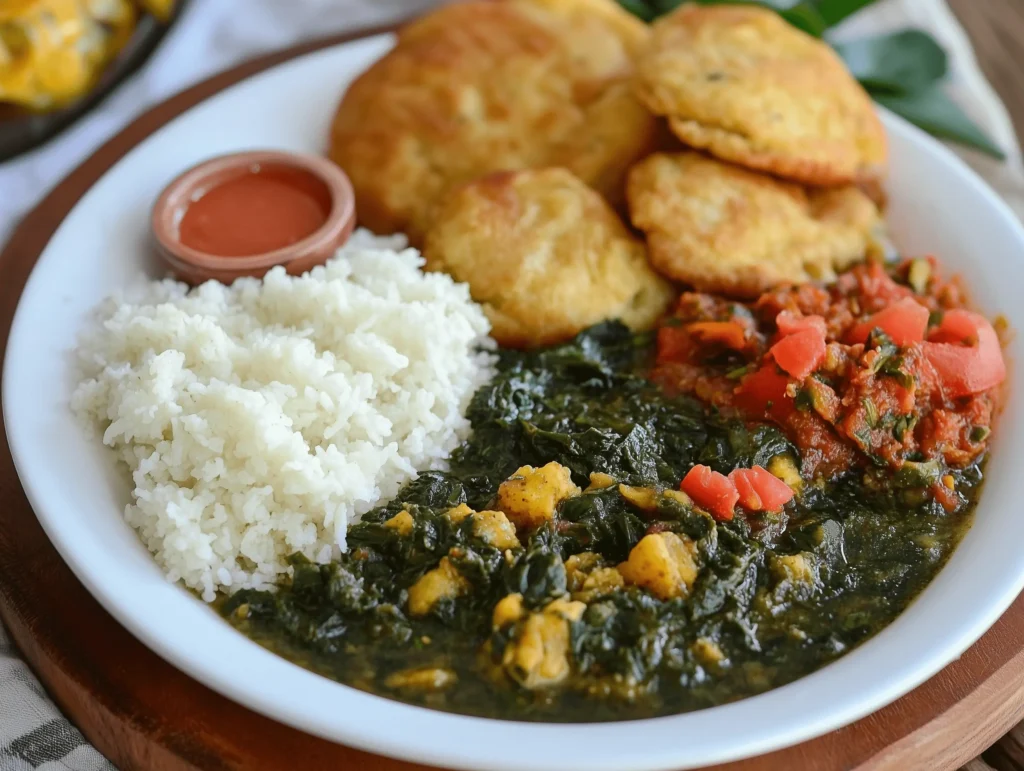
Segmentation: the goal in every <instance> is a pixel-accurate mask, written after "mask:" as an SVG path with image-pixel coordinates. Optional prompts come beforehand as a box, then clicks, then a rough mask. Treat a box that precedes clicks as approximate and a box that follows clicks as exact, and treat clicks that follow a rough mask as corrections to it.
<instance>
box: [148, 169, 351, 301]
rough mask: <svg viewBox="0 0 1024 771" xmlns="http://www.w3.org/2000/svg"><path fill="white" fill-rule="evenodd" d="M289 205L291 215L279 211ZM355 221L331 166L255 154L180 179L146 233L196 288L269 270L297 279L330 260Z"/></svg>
mask: <svg viewBox="0 0 1024 771" xmlns="http://www.w3.org/2000/svg"><path fill="white" fill-rule="evenodd" d="M289 188H292V190H291V192H289ZM239 191H242V193H244V194H245V195H236V193H238V192H239ZM254 191H255V192H254ZM211 194H212V195H211ZM208 196H209V197H208ZM282 196H283V197H282ZM289 196H290V197H289ZM296 202H297V205H298V212H297V215H296V211H295V207H294V206H288V205H285V204H296ZM289 213H291V215H292V216H291V218H290V219H289V218H288V217H287V216H286V215H288V214H289ZM219 217H221V218H222V219H223V221H221V220H219V219H218V218H219ZM355 221H356V211H355V195H354V193H353V191H352V184H351V182H349V179H348V176H347V175H346V174H345V172H344V171H342V170H341V169H340V168H339V167H338V166H337V165H335V164H334V163H332V162H331V161H329V160H327V159H326V158H321V157H319V156H315V155H304V154H299V153H288V152H275V151H258V152H244V153H235V154H232V155H225V156H220V157H218V158H213V159H211V160H208V161H205V162H203V163H201V164H199V165H198V166H195V167H193V168H191V169H189V170H188V171H186V172H184V173H183V174H182V175H181V176H179V177H178V178H177V179H175V180H174V181H173V182H171V183H170V184H169V185H168V186H167V187H166V188H164V190H163V192H162V193H161V194H160V196H159V197H158V198H157V200H156V203H155V204H154V205H153V211H152V219H151V226H152V230H153V236H154V238H155V240H156V247H157V252H158V254H159V255H160V257H161V258H162V259H163V260H164V262H166V263H167V265H168V266H169V267H170V268H171V271H172V272H173V273H174V275H175V276H176V277H177V278H179V279H180V280H182V281H185V282H187V283H189V284H199V283H202V282H204V281H208V280H210V279H213V280H215V281H220V282H223V283H230V282H232V281H234V280H235V279H237V278H241V277H243V276H255V277H262V276H263V275H264V274H266V272H267V271H268V270H270V269H271V268H273V267H275V266H276V265H283V266H284V268H285V269H286V270H287V271H288V272H289V273H291V274H293V275H299V274H302V273H305V272H306V271H308V270H309V269H310V268H313V267H315V266H316V265H322V264H323V263H324V262H326V261H327V260H328V259H329V258H330V257H332V256H333V255H334V253H335V252H336V251H337V249H338V248H339V247H340V246H341V245H342V244H344V243H345V241H347V240H348V237H349V236H350V235H351V234H352V230H353V228H354V227H355ZM288 228H292V232H288ZM296 228H298V229H296ZM260 244H264V245H269V248H261V247H260Z"/></svg>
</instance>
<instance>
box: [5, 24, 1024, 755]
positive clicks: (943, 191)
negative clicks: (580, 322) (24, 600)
mask: <svg viewBox="0 0 1024 771" xmlns="http://www.w3.org/2000/svg"><path fill="white" fill-rule="evenodd" d="M390 44H391V41H390V38H389V37H377V38H372V39H368V40H364V41H360V42H356V43H349V44H346V45H341V46H337V47H334V48H330V49H326V50H323V51H321V52H317V53H313V54H310V55H307V56H304V57H302V58H300V59H297V60H294V61H292V62H290V63H287V64H284V65H282V66H279V67H276V68H274V69H272V70H269V71H267V72H265V73H263V74H261V75H258V76H256V77H254V78H252V79H250V80H247V81H245V82H243V83H241V84H239V85H236V86H234V87H232V88H230V89H228V90H227V91H224V92H223V93H221V94H219V95H217V96H216V97H214V98H212V99H210V100H208V101H206V102H204V103H202V104H200V105H198V106H197V107H194V108H193V109H191V110H189V111H188V112H187V113H185V114H184V115H182V116H180V117H179V118H177V119H175V120H174V121H172V122H171V123H169V124H168V125H167V126H165V127H164V128H162V129H161V130H160V131H158V132H156V133H155V134H153V135H152V136H151V137H149V138H148V139H147V140H146V141H144V142H143V143H142V144H140V145H139V146H138V147H136V148H135V149H133V150H132V151H131V152H130V153H128V154H127V155H126V156H125V157H124V158H123V159H122V160H121V161H120V162H118V163H117V164H116V165H115V166H114V167H113V168H111V169H110V171H108V172H107V173H106V174H105V175H104V176H103V177H102V178H101V179H100V180H99V181H98V182H97V183H96V184H95V186H93V188H92V189H91V190H89V192H88V193H87V194H86V195H85V196H84V197H83V198H82V200H81V201H79V203H78V204H77V205H76V206H75V208H74V209H73V210H72V211H71V213H70V214H69V215H68V217H67V219H65V220H64V222H63V224H62V225H61V226H60V228H59V229H58V230H57V232H56V234H55V235H54V237H53V239H52V240H51V241H50V243H49V245H48V246H47V247H46V249H45V251H44V252H43V254H42V256H41V258H40V260H39V263H38V265H37V266H36V268H35V270H34V272H33V273H32V276H31V278H30V280H29V282H28V286H27V287H26V289H25V293H24V295H23V296H22V298H21V304H20V306H19V308H18V312H17V316H16V318H15V320H14V326H13V329H12V332H11V338H10V347H9V349H8V352H7V360H6V368H5V372H4V382H3V406H4V415H5V418H6V425H7V433H8V437H9V439H10V444H11V449H12V451H13V453H14V459H15V462H16V464H17V467H18V473H19V474H20V476H21V480H22V483H23V484H24V487H25V490H26V492H27V493H28V497H29V499H30V501H31V503H32V506H33V508H34V509H35V511H36V512H37V514H38V516H39V519H40V521H41V522H42V524H43V527H44V528H45V529H46V532H47V533H48V535H49V537H50V538H51V539H52V540H53V542H54V544H55V545H56V546H57V548H58V550H59V551H60V553H61V554H62V556H63V557H64V559H65V560H67V562H68V564H69V565H70V566H71V568H72V569H73V570H74V572H75V574H76V575H77V576H78V577H79V578H80V579H81V580H82V582H83V583H84V584H85V585H86V587H88V589H89V591H91V592H92V594H93V595H94V596H95V597H96V598H97V599H98V600H99V601H100V602H101V603H102V604H103V606H104V607H105V608H106V609H107V610H108V611H110V613H111V614H113V615H114V617H115V618H117V619H118V621H120V622H121V623H122V624H123V625H124V626H125V627H127V628H128V629H129V630H130V631H131V632H132V633H133V634H135V635H136V636H137V637H138V638H139V639H140V640H142V641H143V642H144V643H145V644H146V645H148V646H149V647H150V648H152V649H153V650H154V651H156V652H157V653H158V654H160V655H161V656H163V657H164V658H166V659H167V660H168V661H170V662H171V663H173V664H174V665H176V666H177V667H179V668H180V669H182V670H183V671H185V672H187V673H188V674H189V675H191V676H193V677H194V678H196V679H197V680H199V681H201V682H203V683H205V684H206V685H208V686H210V687H211V688H213V689H215V690H217V691H219V692H220V693H222V694H224V695H225V696H228V697H230V698H232V699H234V700H236V701H238V702H240V703H242V704H244V705H246V706H247V707H250V708H252V709H254V710H256V711H257V712H261V713H263V714H265V715H267V716H270V717H272V718H275V719H277V720H280V721H282V722H284V723H288V724H290V725H292V726H295V727H296V728H300V729H303V730H305V731H308V732H310V733H314V734H317V735H319V736H323V737H325V738H328V739H334V740H337V741H339V742H343V743H345V744H349V745H353V746H356V747H361V748H363V749H366V750H370V751H373V752H377V753H383V754H387V755H393V756H398V757H402V758H406V759H409V760H416V761H421V762H424V763H432V764H436V765H441V766H450V767H456V768H464V769H474V770H475V771H482V770H483V769H551V770H552V771H565V769H578V768H587V769H590V770H591V771H601V770H602V769H622V768H629V769H634V771H640V770H642V769H668V768H673V769H679V768H684V767H685V768H690V767H693V766H702V765H706V764H711V763H715V762H722V761H727V760H731V759H736V758H740V757H745V756H750V755H754V754H758V753H762V752H766V751H769V750H773V749H777V748H779V747H782V746H785V745H789V744H793V743H795V742H799V741H802V740H805V739H808V738H811V737H814V736H817V735H819V734H822V733H825V732H826V731H829V730H831V729H833V728H836V727H838V726H841V725H843V724H845V723H849V722H851V721H853V720H856V719H857V718H859V717H861V716H863V715H866V714H868V713H870V712H872V711H874V710H876V709H878V708H880V707H882V706H884V705H885V704H887V703H889V702H891V701H893V700H894V699H896V698H897V697H899V696H901V695H902V694H904V693H906V692H907V691H909V690H910V689H911V688H913V687H914V686H916V685H918V684H919V683H921V682H922V681H924V680H925V679H926V678H928V677H929V676H931V675H932V674H934V673H935V672H937V671H938V670H939V669H940V668H942V667H943V666H944V665H946V664H947V663H949V662H950V661H951V660H953V659H955V658H956V657H957V656H959V655H960V653H961V652H963V651H964V650H965V649H966V648H967V647H968V646H969V645H970V644H971V643H972V642H974V641H975V640H976V639H978V637H980V636H981V634H982V633H983V632H984V631H985V630H986V629H987V628H988V627H989V626H990V625H991V624H992V623H993V622H994V621H995V620H996V618H997V617H998V616H999V615H1000V614H1001V613H1002V612H1003V611H1004V610H1005V609H1006V607H1007V606H1008V605H1009V604H1010V602H1011V600H1012V599H1013V598H1014V597H1015V596H1016V594H1017V592H1018V591H1019V590H1020V588H1021V586H1022V584H1024V548H1021V544H1022V543H1024V517H1022V516H1021V513H1020V504H1019V496H1018V495H1017V494H1016V492H1017V488H1018V478H1017V476H1016V475H1017V474H1018V473H1020V472H1019V470H1018V469H1017V468H1016V465H1017V464H1018V463H1019V462H1020V460H1021V459H1024V424H1022V413H1021V409H1020V407H1021V404H1022V401H1024V400H1022V395H1024V394H1022V393H1021V391H1022V388H1021V381H1020V379H1015V380H1014V381H1013V382H1012V384H1011V391H1012V394H1011V398H1010V402H1009V408H1008V410H1007V412H1006V413H1005V414H1004V415H1003V418H1002V421H1001V423H1000V424H999V426H998V430H997V432H996V443H995V446H994V448H993V458H992V461H991V463H990V465H989V469H988V473H989V481H988V483H987V485H986V488H985V490H984V494H983V495H982V500H981V505H980V506H979V507H978V511H977V520H976V523H975V525H974V527H973V529H972V530H971V531H970V532H969V533H968V535H967V536H966V538H965V539H964V541H963V544H962V545H961V546H960V548H959V549H958V550H957V551H956V553H955V554H954V555H953V557H952V559H951V560H950V562H949V565H948V566H947V567H946V568H945V569H944V570H943V571H942V572H941V573H940V574H939V576H938V577H937V578H936V580H935V581H934V582H933V583H932V585H931V586H930V587H929V588H928V589H927V590H926V591H925V592H924V594H923V595H922V596H921V597H920V599H918V601H917V602H915V603H914V604H913V605H912V606H911V607H910V608H909V610H907V612H906V613H904V614H903V616H901V617H900V618H899V619H898V620H897V621H896V622H895V623H894V624H893V625H892V626H890V627H889V628H888V629H886V630H884V631H883V632H882V633H881V634H879V635H878V636H877V637H876V638H874V639H873V640H871V641H870V642H868V643H867V644H865V645H864V646H862V647H861V648H859V649H857V650H855V651H854V652H852V653H851V654H849V655H848V656H846V657H844V658H842V659H840V660H839V661H838V662H835V663H833V664H831V665H829V666H827V667H825V668H824V669H822V670H820V671H819V672H817V673H815V674H812V675H810V676H808V677H806V678H803V679H802V680H799V681H797V682H795V683H793V684H791V685H788V686H785V687H783V688H779V689H777V690H775V691H772V692H770V693H767V694H764V695H761V696H757V697H755V698H751V699H746V700H744V701H741V702H738V703H735V704H730V705H727V706H722V707H716V708H714V709H708V710H704V711H701V712H695V713H691V714H687V715H680V716H676V717H664V718H658V719H656V720H644V721H636V722H628V723H615V724H601V725H536V724H525V723H512V722H501V721H492V720H483V719H478V718H469V717H459V716H453V715H448V714H444V713H440V712H433V711H430V710H427V709H422V708H418V707H412V706H408V705H405V704H400V703H398V702H394V701H389V700H387V699H383V698H380V697H377V696H371V695H369V694H366V693H362V692H360V691H357V690H353V689H351V688H347V687H345V686H343V685H339V684H337V683H334V682H332V681H330V680H327V679H325V678H322V677H319V676H317V675H314V674H311V673H309V672H307V671H305V670H303V669H300V668H299V667H297V666H294V665H292V664H290V663H288V662H287V661H285V660H284V659H281V658H278V657H276V656H274V655H273V654H271V653H268V652H267V651H265V650H264V649H262V648H260V647H259V646H258V645H256V644H254V643H252V642H250V641H249V640H247V639H246V638H245V637H243V636H242V635H240V634H238V633H237V632H235V631H234V630H233V629H232V628H231V627H230V626H228V624H226V623H224V622H223V621H221V620H220V619H219V618H218V617H217V616H216V614H215V613H214V612H213V611H211V610H210V609H209V608H207V607H206V606H204V605H203V603H201V602H200V601H198V600H196V599H195V598H193V597H192V596H191V595H189V594H188V593H186V592H185V591H184V590H183V589H181V588H179V587H177V586H174V585H171V584H169V583H167V582H166V581H165V580H164V579H163V578H162V577H161V575H160V573H159V571H158V570H157V568H156V566H155V565H154V563H153V562H152V560H151V559H150V557H149V554H148V553H147V552H146V550H145V549H144V548H143V547H142V545H141V544H140V542H139V541H138V539H137V538H136V537H135V534H134V532H133V531H132V530H131V529H130V528H129V527H128V526H127V525H126V524H125V523H124V522H123V521H122V518H121V512H122V510H123V507H124V504H125V502H126V501H127V498H128V488H127V486H126V484H125V481H124V479H123V478H122V477H121V476H120V475H119V473H118V472H117V471H116V470H115V468H114V463H113V457H112V455H111V454H109V453H108V452H107V451H105V450H102V449H101V448H100V446H99V445H98V442H97V441H96V440H95V439H92V438H90V437H88V436H87V434H86V433H85V432H83V430H82V429H81V428H80V426H79V425H78V424H77V423H76V421H75V420H74V418H73V416H72V415H71V413H70V411H69V409H68V407H67V398H68V394H69V392H70V388H71V385H72V382H73V375H72V372H71V369H70V357H69V355H68V352H69V351H70V350H71V349H72V348H73V347H74V345H75V339H76V336H77V334H78V332H79V330H80V329H81V327H82V324H83V323H85V320H86V317H87V314H88V313H89V311H90V309H92V308H93V307H94V306H95V305H96V304H97V303H99V302H100V301H101V300H102V299H103V298H104V297H106V296H107V295H109V294H110V293H111V292H113V291H115V290H117V289H121V288H124V287H127V286H130V285H132V284H135V283H137V282H140V281H142V280H143V279H144V278H146V277H147V275H149V274H151V273H152V272H153V271H154V266H153V265H151V264H150V263H149V259H148V258H147V257H145V256H144V255H146V254H147V253H148V241H147V239H148V233H147V223H148V219H147V215H148V211H149V206H150V204H151V202H152V201H153V199H154V198H155V196H156V195H157V193H158V192H159V191H160V189H161V187H162V186H163V185H164V184H165V183H166V182H167V181H168V180H169V179H170V178H172V177H173V176H175V175H176V174H178V173H179V172H180V171H181V170H183V169H185V168H186V167H188V166H191V165H193V164H194V163H196V162H197V161H199V160H201V159H203V158H206V157H209V156H212V155H216V154H219V153H225V152H230V151H236V150H244V149H252V148H284V149H289V150H301V151H312V152H320V151H322V150H323V146H324V141H325V137H326V135H327V129H328V125H329V121H330V118H331V113H332V111H333V109H334V106H335V104H336V102H337V99H338V97H339V95H340V93H341V91H342V89H343V88H344V86H345V84H346V83H348V82H349V81H350V80H351V79H352V78H353V77H354V76H355V75H356V74H357V73H359V72H360V71H361V70H363V69H364V68H365V67H366V66H367V65H368V64H369V63H370V62H372V61H373V60H374V59H375V58H377V57H378V56H380V55H381V54H382V53H383V52H384V51H385V50H386V49H387V48H388V47H389V45H390ZM884 117H885V124H886V128H887V129H888V131H889V137H890V140H891V143H892V171H891V181H890V185H889V190H890V193H891V197H892V209H891V221H892V225H893V227H894V231H895V235H896V240H897V243H898V244H899V245H900V246H901V247H902V249H903V250H904V251H905V252H906V253H910V254H924V253H931V252H934V253H936V254H938V255H940V256H941V258H942V259H943V260H944V262H945V263H946V265H948V267H949V268H950V269H952V270H954V271H958V272H961V273H963V274H964V275H965V276H966V278H967V280H968V283H969V285H970V288H971V290H972V295H973V297H974V299H975V301H976V302H977V303H978V305H979V306H980V307H981V308H983V309H984V310H985V311H986V312H987V313H989V314H990V315H994V314H996V313H1003V314H1005V315H1006V316H1007V317H1008V318H1009V320H1010V321H1011V323H1012V324H1013V326H1014V327H1015V328H1017V329H1024V303H1022V302H1021V298H1020V291H1021V287H1024V230H1022V228H1021V227H1020V225H1019V224H1018V222H1017V221H1016V219H1015V218H1014V216H1013V214H1012V213H1011V212H1010V210H1009V209H1008V208H1007V207H1006V206H1005V205H1004V204H1003V203H1002V202H1001V201H1000V200H999V199H998V198H997V197H996V195H995V194H994V193H993V192H992V191H991V190H989V188H988V187H986V186H985V184H984V183H983V182H982V181H981V180H980V179H978V177H976V176H975V175H974V174H973V173H972V172H971V171H969V170H968V169H967V167H966V166H964V165H963V164H962V163H961V162H960V161H959V160H957V159H956V158H955V156H953V155H952V154H951V153H949V152H948V151H946V150H945V149H944V148H942V147H941V146H940V145H939V144H937V143H936V142H934V141H932V140H931V139H929V138H928V137H926V136H925V135H924V134H923V133H921V132H919V131H917V130H916V129H914V128H912V127H911V126H909V125H908V124H906V123H904V122H902V121H900V120H899V119H897V118H894V117H892V116H891V115H885V116H884ZM1021 347H1022V342H1021V339H1020V338H1018V339H1017V340H1016V341H1015V342H1014V343H1013V344H1012V345H1011V349H1010V352H1009V353H1010V358H1011V359H1015V360H1020V359H1021V355H1020V354H1021Z"/></svg>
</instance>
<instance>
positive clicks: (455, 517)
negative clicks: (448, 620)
mask: <svg viewBox="0 0 1024 771" xmlns="http://www.w3.org/2000/svg"><path fill="white" fill-rule="evenodd" d="M472 513H473V510H472V509H471V508H469V506H467V505H466V504H464V503H460V504H459V505H458V506H456V507H455V508H454V509H448V511H446V512H445V513H444V514H445V516H446V517H448V519H450V520H451V521H452V524H455V525H457V524H459V523H460V522H462V520H464V519H465V518H466V517H468V516H469V515H470V514H472Z"/></svg>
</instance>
